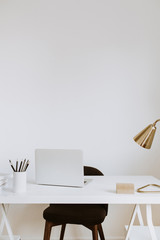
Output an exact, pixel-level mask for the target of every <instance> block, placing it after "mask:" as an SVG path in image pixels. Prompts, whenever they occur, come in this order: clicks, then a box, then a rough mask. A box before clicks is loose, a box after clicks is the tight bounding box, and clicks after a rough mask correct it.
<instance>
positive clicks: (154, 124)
mask: <svg viewBox="0 0 160 240" xmlns="http://www.w3.org/2000/svg"><path fill="white" fill-rule="evenodd" d="M159 121H160V119H157V120H156V121H155V122H154V123H153V126H154V127H155V126H156V123H157V122H159Z"/></svg>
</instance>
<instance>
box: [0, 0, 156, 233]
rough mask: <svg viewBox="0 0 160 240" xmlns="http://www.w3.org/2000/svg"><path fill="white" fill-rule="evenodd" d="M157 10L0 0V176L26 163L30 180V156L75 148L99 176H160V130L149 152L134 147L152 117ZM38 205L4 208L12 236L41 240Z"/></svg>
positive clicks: (108, 227)
mask: <svg viewBox="0 0 160 240" xmlns="http://www.w3.org/2000/svg"><path fill="white" fill-rule="evenodd" d="M159 12H160V2H159V1H156V0H134V1H133V0H130V1H128V0H98V1H96V0H81V1H78V0H67V1H66V0H59V1H58V0H15V1H11V0H10V1H9V0H1V1H0V113H1V117H0V171H1V172H11V169H10V166H9V164H8V159H12V160H13V161H14V160H16V159H17V158H20V159H21V158H29V159H30V161H31V165H30V168H29V169H28V179H34V149H35V148H69V149H72V148H73V149H74V148H80V149H82V150H83V151H84V161H85V164H88V165H89V164H90V165H93V166H95V167H98V168H100V169H101V170H102V171H103V172H104V174H105V175H113V174H119V175H120V174H124V175H127V174H152V175H155V176H156V177H160V173H159V169H160V161H159V157H160V148H159V141H160V134H159V130H158V134H157V136H156V139H155V142H154V145H153V148H152V149H151V150H150V151H147V150H144V149H141V148H140V147H139V146H137V145H136V144H135V143H134V141H133V140H132V139H133V136H134V135H136V134H137V133H138V132H139V130H141V129H142V128H143V127H145V126H146V125H147V124H149V123H151V122H153V121H154V120H156V119H157V118H159V117H160V113H159V101H160V94H159V88H160V68H159V66H160V44H159V43H160V31H159V29H160V14H159ZM45 207H46V206H33V205H32V206H27V205H26V206H24V205H23V206H12V207H11V210H10V220H11V224H12V225H13V228H14V232H15V233H18V232H19V233H20V234H21V235H22V237H29V236H31V235H32V236H33V237H40V236H41V235H42V234H43V226H44V222H43V219H42V211H43V209H44V208H45ZM130 209H131V207H128V206H125V207H120V206H110V211H109V215H108V218H106V220H105V223H104V229H105V234H106V237H109V236H123V235H124V229H123V225H124V224H126V223H127V222H128V220H129V216H130ZM15 211H16V212H18V213H20V217H19V215H18V216H17V215H16V216H15ZM156 211H157V209H156ZM54 233H55V235H56V234H58V231H57V233H56V230H54ZM67 234H68V237H80V238H85V237H88V236H90V235H89V234H90V233H88V231H87V230H84V229H81V228H72V227H71V228H70V230H68V233H67Z"/></svg>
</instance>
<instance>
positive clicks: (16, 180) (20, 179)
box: [13, 172, 27, 193]
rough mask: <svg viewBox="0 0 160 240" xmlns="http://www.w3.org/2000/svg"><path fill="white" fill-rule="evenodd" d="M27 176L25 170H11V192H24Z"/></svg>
mask: <svg viewBox="0 0 160 240" xmlns="http://www.w3.org/2000/svg"><path fill="white" fill-rule="evenodd" d="M26 187H27V177H26V172H13V192H15V193H23V192H26Z"/></svg>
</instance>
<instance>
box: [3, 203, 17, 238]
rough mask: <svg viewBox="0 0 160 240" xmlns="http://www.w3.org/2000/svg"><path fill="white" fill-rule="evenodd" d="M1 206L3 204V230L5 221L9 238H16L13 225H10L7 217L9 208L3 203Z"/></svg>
mask: <svg viewBox="0 0 160 240" xmlns="http://www.w3.org/2000/svg"><path fill="white" fill-rule="evenodd" d="M1 206H2V207H1V209H2V217H3V220H2V230H3V221H4V224H5V225H6V228H7V232H8V236H9V239H10V240H14V237H13V233H12V229H11V226H10V224H9V221H8V218H7V210H6V208H5V205H4V204H2V205H1Z"/></svg>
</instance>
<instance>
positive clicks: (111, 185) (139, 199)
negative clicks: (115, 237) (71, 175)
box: [0, 176, 160, 240]
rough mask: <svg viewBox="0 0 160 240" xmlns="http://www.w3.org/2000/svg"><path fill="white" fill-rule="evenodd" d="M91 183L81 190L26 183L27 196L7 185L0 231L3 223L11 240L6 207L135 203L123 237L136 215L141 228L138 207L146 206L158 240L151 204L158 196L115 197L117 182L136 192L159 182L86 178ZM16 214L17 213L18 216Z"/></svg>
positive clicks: (1, 196) (139, 178) (0, 194)
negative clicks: (142, 187)
mask: <svg viewBox="0 0 160 240" xmlns="http://www.w3.org/2000/svg"><path fill="white" fill-rule="evenodd" d="M86 178H87V179H91V181H90V182H89V183H88V184H86V185H85V186H84V187H83V188H72V187H58V186H45V185H36V184H34V183H33V184H32V183H28V184H27V191H26V193H21V194H16V193H13V191H12V187H11V185H10V184H8V185H6V186H5V187H4V188H3V189H2V190H1V191H0V204H1V205H2V214H3V221H2V224H1V226H0V232H2V230H3V226H4V223H5V224H6V227H7V230H8V234H9V238H10V240H13V234H12V230H11V227H10V225H9V221H8V219H7V214H6V213H7V211H6V204H46V203H48V204H49V203H66V204H67V203H74V204H78V203H90V204H92V203H105V204H106V203H108V204H135V211H134V212H133V216H132V218H131V222H130V225H129V228H128V232H127V235H126V238H125V239H126V240H128V239H131V238H129V237H130V234H131V230H132V227H133V222H134V219H135V215H136V214H138V218H139V221H140V225H143V219H142V216H141V212H140V208H139V204H145V205H146V216H147V223H148V227H149V231H150V234H151V239H152V240H157V239H158V238H157V237H156V234H155V231H154V227H153V224H152V211H151V204H160V193H156V194H155V193H137V192H135V194H116V183H133V184H134V185H135V189H137V188H139V187H141V186H143V185H146V184H148V183H156V184H160V180H158V179H156V178H154V177H152V176H105V177H104V176H96V177H95V176H94V177H86ZM17 215H18V214H17Z"/></svg>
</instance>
